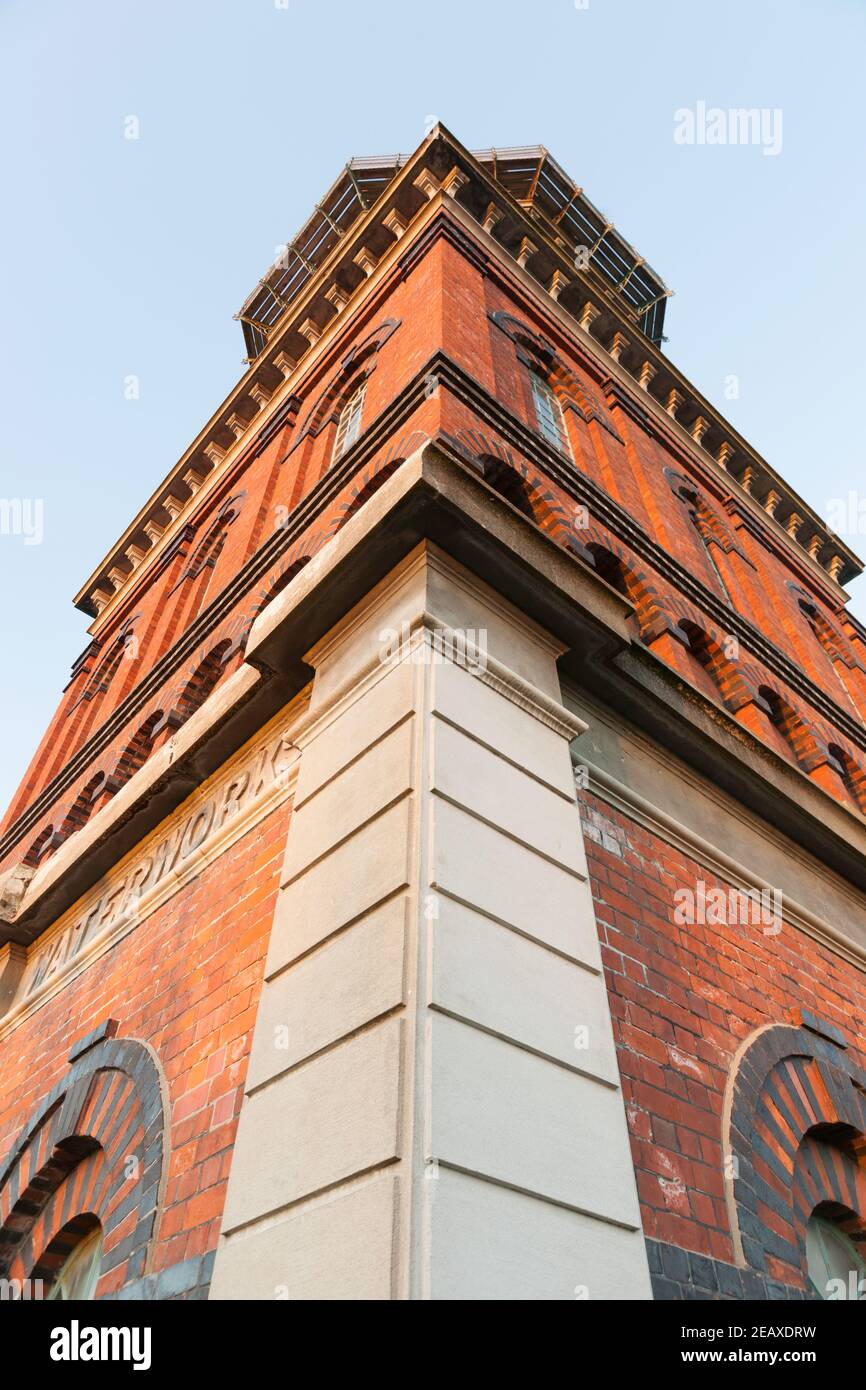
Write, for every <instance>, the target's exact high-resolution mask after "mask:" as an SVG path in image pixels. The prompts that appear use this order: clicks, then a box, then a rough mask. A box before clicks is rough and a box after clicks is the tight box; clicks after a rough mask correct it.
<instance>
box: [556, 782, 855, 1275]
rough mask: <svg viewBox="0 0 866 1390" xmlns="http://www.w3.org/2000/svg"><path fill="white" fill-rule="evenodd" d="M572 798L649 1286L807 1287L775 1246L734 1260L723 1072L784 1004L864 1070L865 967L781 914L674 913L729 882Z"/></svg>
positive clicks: (771, 1216)
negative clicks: (758, 918) (651, 1279)
mask: <svg viewBox="0 0 866 1390" xmlns="http://www.w3.org/2000/svg"><path fill="white" fill-rule="evenodd" d="M579 795H580V797H581V815H582V819H583V825H584V834H585V838H586V848H587V856H588V862H589V867H590V877H591V882H592V891H593V898H594V901H595V910H596V916H597V921H598V929H599V935H600V939H601V943H602V957H603V961H604V968H605V975H606V979H607V985H608V994H609V999H610V1007H611V1013H612V1016H613V1024H614V1033H615V1038H616V1044H617V1055H618V1061H619V1067H620V1072H621V1075H622V1083H623V1094H624V1099H625V1103H626V1113H627V1117H628V1124H629V1131H630V1134H631V1143H632V1154H633V1158H634V1164H635V1173H636V1177H637V1185H638V1194H639V1197H640V1203H641V1213H642V1218H643V1224H644V1232H645V1235H646V1236H647V1238H648V1240H649V1242H650V1245H651V1247H652V1249H651V1265H652V1267H653V1273H654V1275H655V1276H656V1281H657V1283H656V1293H657V1296H658V1297H665V1298H679V1297H696V1296H701V1295H700V1294H698V1293H697V1292H696V1290H703V1291H704V1292H703V1296H704V1297H709V1296H713V1297H716V1296H721V1295H725V1296H728V1297H740V1298H742V1297H746V1298H761V1297H789V1296H790V1297H797V1296H801V1295H802V1296H805V1293H806V1283H805V1281H804V1278H803V1272H802V1269H801V1268H797V1267H794V1266H793V1265H792V1264H791V1263H790V1262H789V1261H786V1260H784V1259H781V1258H779V1257H778V1256H777V1255H774V1254H773V1253H772V1251H770V1253H768V1255H767V1258H766V1269H765V1270H764V1271H763V1272H762V1273H758V1272H756V1271H754V1270H747V1271H745V1272H743V1271H738V1270H736V1269H732V1268H731V1267H732V1266H733V1265H734V1260H735V1251H734V1243H733V1239H732V1231H731V1224H730V1218H729V1213H728V1210H727V1207H726V1203H725V1185H724V1174H725V1162H726V1158H727V1155H726V1153H725V1150H724V1124H723V1120H724V1117H723V1103H724V1092H725V1084H726V1082H727V1080H728V1077H729V1075H730V1073H731V1069H732V1065H733V1063H734V1058H735V1054H736V1053H737V1051H738V1049H739V1048H740V1046H741V1044H742V1043H743V1041H744V1039H746V1038H747V1037H748V1036H749V1035H751V1034H753V1033H754V1032H755V1030H756V1029H759V1028H761V1027H763V1026H766V1025H769V1024H787V1023H790V1021H791V1020H792V1017H793V1016H794V1011H795V1010H796V1009H801V1010H805V1011H807V1012H809V1013H810V1014H813V1015H816V1016H818V1017H819V1018H821V1019H823V1020H826V1022H827V1023H829V1024H830V1025H831V1026H833V1027H835V1028H836V1029H838V1030H839V1032H840V1034H841V1035H842V1037H843V1038H844V1040H845V1041H846V1043H847V1044H848V1057H849V1058H850V1061H851V1062H852V1063H853V1064H854V1065H858V1066H859V1067H861V1068H862V1066H863V1059H864V1055H866V979H864V976H863V974H862V973H861V972H860V971H858V970H857V969H856V968H855V967H854V966H851V965H849V964H847V963H846V962H845V961H843V960H842V959H840V957H839V956H837V955H836V954H834V953H833V952H831V951H829V950H827V949H825V948H824V947H823V946H821V945H820V944H818V943H817V942H815V941H813V940H811V939H810V938H809V937H808V936H806V935H805V934H804V933H803V932H801V931H798V930H796V929H795V928H794V927H792V926H791V925H790V924H789V923H787V922H784V923H783V926H782V930H781V932H779V934H778V935H770V934H765V933H764V931H763V929H762V927H761V925H760V924H755V925H753V924H751V923H750V924H748V925H740V924H739V923H737V922H734V923H733V924H727V925H726V924H717V923H713V924H702V923H701V922H694V923H691V922H690V923H687V924H683V925H679V924H678V922H677V920H676V916H677V907H678V901H679V900H678V899H676V898H675V896H674V895H675V893H676V892H677V890H678V889H683V888H685V889H690V890H692V891H694V889H695V885H696V884H697V883H699V882H701V883H705V884H706V890H707V893H709V892H710V891H711V890H712V889H715V888H721V889H723V890H725V891H727V890H728V888H729V885H728V884H726V883H724V882H722V881H721V880H719V879H716V878H714V877H713V876H712V875H711V874H710V873H709V871H708V870H707V869H705V868H704V867H703V866H702V865H700V864H698V863H697V862H696V861H694V860H692V859H690V858H689V857H688V856H687V855H685V854H683V853H681V852H680V851H679V850H677V849H675V848H673V847H672V846H671V845H670V844H668V843H667V842H666V841H665V840H663V839H661V838H660V837H659V836H658V835H655V834H653V833H651V832H650V831H649V830H647V829H645V828H644V827H643V826H641V825H639V824H637V823H636V822H635V821H633V820H631V819H630V818H629V817H628V816H626V815H624V814H622V813H621V812H619V811H618V810H615V809H613V808H612V807H610V806H609V805H608V804H606V803H605V802H604V801H601V800H600V799H598V798H597V797H595V796H594V795H593V794H592V793H591V792H588V791H583V792H581V793H579ZM769 1176H770V1177H772V1175H769ZM756 1214H757V1217H758V1220H759V1222H760V1223H761V1225H762V1226H763V1227H764V1228H765V1229H766V1232H767V1239H768V1241H769V1242H770V1244H772V1240H773V1232H774V1231H781V1227H780V1224H779V1218H778V1216H777V1214H776V1213H775V1212H774V1210H773V1209H772V1208H771V1207H770V1205H769V1204H768V1203H767V1202H759V1203H758V1206H757V1213H756ZM683 1252H685V1254H684V1253H683ZM743 1280H745V1283H743ZM689 1287H691V1292H684V1290H686V1289H687V1288H689ZM738 1289H739V1290H740V1292H739V1293H738V1292H737V1290H738Z"/></svg>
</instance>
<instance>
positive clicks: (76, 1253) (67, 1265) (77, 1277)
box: [33, 1214, 102, 1303]
mask: <svg viewBox="0 0 866 1390" xmlns="http://www.w3.org/2000/svg"><path fill="white" fill-rule="evenodd" d="M101 1268H102V1227H101V1225H100V1224H99V1222H98V1220H97V1219H96V1217H95V1216H91V1215H89V1214H88V1215H83V1216H77V1217H75V1218H74V1219H73V1220H72V1221H69V1222H67V1224H66V1225H65V1226H64V1227H63V1230H62V1231H58V1232H57V1235H56V1236H55V1237H54V1239H53V1240H52V1242H51V1244H50V1245H49V1246H48V1248H47V1250H46V1251H45V1252H44V1254H43V1255H42V1256H41V1258H40V1260H39V1262H38V1264H37V1265H36V1267H35V1268H34V1271H33V1277H34V1278H35V1279H42V1280H43V1283H44V1284H45V1285H46V1286H47V1293H46V1295H45V1297H46V1298H47V1299H49V1300H51V1299H54V1300H56V1301H62V1302H66V1303H87V1302H90V1301H91V1300H92V1299H93V1298H95V1296H96V1285H97V1283H98V1282H99V1274H100V1270H101Z"/></svg>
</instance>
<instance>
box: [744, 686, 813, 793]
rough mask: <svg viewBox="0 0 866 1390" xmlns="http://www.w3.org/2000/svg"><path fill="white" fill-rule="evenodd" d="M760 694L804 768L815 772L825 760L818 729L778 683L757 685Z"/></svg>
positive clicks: (770, 716)
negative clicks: (796, 706) (793, 703)
mask: <svg viewBox="0 0 866 1390" xmlns="http://www.w3.org/2000/svg"><path fill="white" fill-rule="evenodd" d="M758 695H759V696H760V698H761V700H762V701H763V702H764V704H765V705H767V706H769V710H770V713H769V716H768V717H769V719H770V721H771V723H773V724H775V726H776V728H777V729H778V730H779V731H780V733H781V734H782V736H783V737H784V739H785V741H786V743H787V744H788V747H789V748H790V749H791V752H792V753H793V755H794V758H795V759H796V761H797V763H798V764H799V765H800V766H801V767H802V768H803V769H804V771H806V772H812V771H814V769H815V768H816V767H819V766H820V765H821V763H823V762H825V761H826V749H822V747H821V744H820V742H819V740H818V738H817V737H816V731H815V729H814V728H813V726H812V725H811V724H810V723H809V721H808V720H807V719H805V718H804V716H803V715H802V714H801V713H800V711H799V710H798V709H796V708H795V707H794V705H792V704H791V701H790V700H789V699H788V698H787V696H786V695H784V694H783V693H782V691H781V690H779V688H778V686H776V685H773V684H771V683H769V682H768V681H766V680H765V681H764V683H763V684H762V685H760V686H759V687H758Z"/></svg>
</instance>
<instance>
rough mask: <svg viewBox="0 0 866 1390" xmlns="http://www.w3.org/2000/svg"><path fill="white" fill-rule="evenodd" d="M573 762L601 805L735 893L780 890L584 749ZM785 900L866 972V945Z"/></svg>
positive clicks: (791, 917)
mask: <svg viewBox="0 0 866 1390" xmlns="http://www.w3.org/2000/svg"><path fill="white" fill-rule="evenodd" d="M572 759H573V761H574V762H575V764H576V765H578V766H580V767H585V768H586V769H587V771H588V773H589V777H590V782H589V789H590V791H592V792H593V793H594V795H596V796H597V797H598V798H599V800H600V801H604V802H606V803H607V804H608V805H610V806H612V807H614V809H615V810H617V811H620V812H622V813H623V814H624V815H626V816H628V817H630V818H631V819H632V820H635V821H637V823H638V824H639V825H642V826H643V827H644V829H646V830H649V831H651V832H652V833H653V834H655V835H658V836H659V838H660V839H662V840H664V841H665V842H666V843H667V844H669V845H671V846H672V847H673V848H674V849H677V850H679V851H680V853H681V854H684V855H687V856H688V857H689V858H690V859H694V860H695V861H696V862H697V863H698V864H701V865H702V866H703V867H704V868H706V869H708V870H709V871H710V872H711V873H712V874H713V875H714V876H715V877H717V878H719V879H721V880H722V881H723V882H729V883H731V884H733V886H734V887H735V888H738V889H741V890H742V891H745V892H749V891H750V890H752V889H757V890H758V891H759V892H762V891H766V890H768V889H769V890H771V891H772V889H773V888H774V885H773V884H770V883H767V882H766V880H764V879H762V878H761V877H760V876H759V875H757V874H755V873H754V872H753V871H752V870H751V869H749V868H748V867H747V865H745V864H743V863H741V862H740V861H739V860H737V859H734V858H732V857H731V856H730V855H728V854H725V852H724V850H722V849H720V848H719V846H718V845H715V844H711V843H710V841H708V840H706V839H704V837H703V836H702V835H698V834H697V833H696V832H695V831H694V830H692V829H691V828H690V827H689V826H687V825H684V824H683V823H682V822H681V821H678V820H676V819H675V818H674V817H673V816H669V815H668V814H667V812H666V811H663V810H661V809H660V807H658V806H655V805H653V803H652V802H650V801H647V799H646V798H645V797H643V796H641V795H640V794H639V793H638V792H636V791H634V789H633V788H631V787H628V786H626V784H625V783H624V782H621V781H620V780H619V779H618V778H616V777H612V776H611V774H610V773H609V772H606V771H605V770H604V769H603V768H600V767H598V766H596V765H595V764H594V763H593V762H592V761H591V760H588V759H585V758H583V757H582V756H581V754H580V750H579V749H572ZM783 901H784V910H783V916H784V918H785V921H787V922H790V924H791V926H792V927H795V928H796V929H797V930H798V931H801V932H803V933H804V935H806V936H809V937H811V938H812V939H813V940H814V941H818V942H820V944H821V945H822V946H825V947H827V948H828V950H831V951H833V952H834V953H835V954H836V955H837V956H842V957H843V959H845V960H847V961H848V962H849V963H850V964H851V965H854V966H856V967H857V969H858V970H863V971H866V945H864V943H863V942H859V941H855V940H854V938H853V937H851V936H849V935H848V934H847V933H846V932H842V931H840V930H839V929H838V927H835V926H834V925H833V924H832V923H831V922H828V921H827V920H826V919H825V918H823V917H819V916H818V915H817V914H816V913H814V912H810V910H809V909H808V908H807V907H805V906H803V904H801V903H797V902H795V901H794V900H793V899H792V898H791V897H789V896H788V894H784V895H783Z"/></svg>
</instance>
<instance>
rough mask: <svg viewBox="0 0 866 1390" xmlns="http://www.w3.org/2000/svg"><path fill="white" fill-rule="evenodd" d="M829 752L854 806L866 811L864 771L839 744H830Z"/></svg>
mask: <svg viewBox="0 0 866 1390" xmlns="http://www.w3.org/2000/svg"><path fill="white" fill-rule="evenodd" d="M827 752H828V753H829V754H830V757H831V758H832V759H833V762H834V763H835V764H836V769H837V771H838V773H839V776H840V777H841V778H842V781H843V782H844V784H845V787H846V789H847V791H848V792H849V794H850V796H851V798H852V800H853V802H854V804H855V805H856V806H858V807H859V809H860V810H861V811H866V777H864V775H863V772H862V769H861V768H859V767H858V766H857V764H856V763H855V761H854V759H853V758H852V757H851V755H850V753H846V752H845V749H844V748H840V746H839V744H838V743H829V744H828V745H827Z"/></svg>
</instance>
